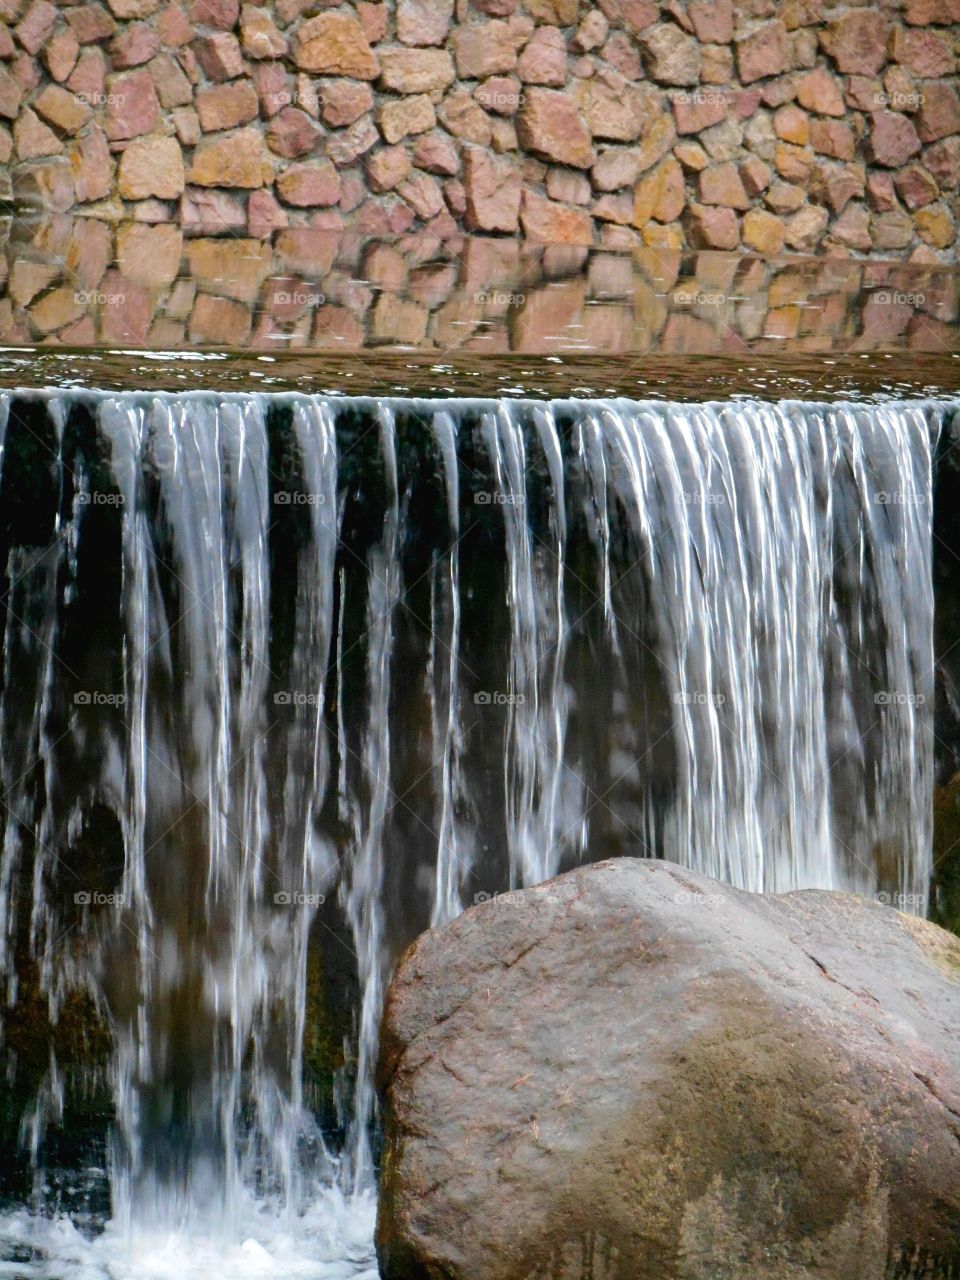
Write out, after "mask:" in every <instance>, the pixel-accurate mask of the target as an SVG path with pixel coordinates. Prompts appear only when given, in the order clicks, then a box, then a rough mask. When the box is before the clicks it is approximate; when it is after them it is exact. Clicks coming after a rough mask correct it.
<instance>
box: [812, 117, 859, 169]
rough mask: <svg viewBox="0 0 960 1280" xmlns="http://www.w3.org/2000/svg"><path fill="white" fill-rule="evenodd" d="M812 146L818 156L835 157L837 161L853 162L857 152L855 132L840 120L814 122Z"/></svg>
mask: <svg viewBox="0 0 960 1280" xmlns="http://www.w3.org/2000/svg"><path fill="white" fill-rule="evenodd" d="M810 145H811V146H812V147H813V149H814V151H816V152H818V154H820V155H824V156H833V158H834V159H835V160H852V159H853V156H854V152H855V151H856V143H855V142H854V138H853V131H852V130H851V129H850V127H849V125H846V124H842V123H841V122H840V121H839V120H813V121H812V122H811V124H810Z"/></svg>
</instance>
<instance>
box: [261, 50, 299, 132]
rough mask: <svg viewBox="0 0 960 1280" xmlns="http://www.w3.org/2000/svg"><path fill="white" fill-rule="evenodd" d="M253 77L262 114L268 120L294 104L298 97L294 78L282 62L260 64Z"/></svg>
mask: <svg viewBox="0 0 960 1280" xmlns="http://www.w3.org/2000/svg"><path fill="white" fill-rule="evenodd" d="M251 75H252V76H253V83H254V84H255V85H256V89H257V97H258V98H259V99H260V111H261V114H262V115H264V116H266V118H267V119H268V120H269V119H270V118H271V117H272V116H275V115H276V114H277V112H278V111H282V110H283V108H284V107H289V106H290V104H291V103H292V102H293V100H294V97H295V96H296V94H295V91H294V87H293V77H292V76H291V75H290V74H289V72H288V71H287V70H286V68H285V67H284V66H283V64H282V63H281V62H258V63H257V64H256V66H254V67H253V69H252V71H251Z"/></svg>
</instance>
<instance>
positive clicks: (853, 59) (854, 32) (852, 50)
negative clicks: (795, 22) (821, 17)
mask: <svg viewBox="0 0 960 1280" xmlns="http://www.w3.org/2000/svg"><path fill="white" fill-rule="evenodd" d="M888 31H889V25H888V23H887V20H886V18H885V17H884V16H883V15H882V14H881V13H880V12H879V11H878V10H876V9H869V8H868V9H851V10H850V11H849V12H847V13H845V14H843V15H842V17H839V18H837V19H835V21H833V22H831V23H830V25H829V26H828V27H826V28H825V29H824V30H822V31H821V32H820V43H821V44H822V45H823V47H824V49H825V50H826V52H827V53H828V54H829V55H830V57H831V58H832V59H833V61H834V62H835V63H836V65H837V67H838V68H839V70H840V71H843V72H846V73H848V74H850V75H855V76H875V75H876V74H877V72H878V71H879V70H880V68H881V67H882V66H883V65H884V63H885V62H886V60H887V35H888Z"/></svg>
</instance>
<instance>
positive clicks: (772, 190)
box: [763, 182, 806, 214]
mask: <svg viewBox="0 0 960 1280" xmlns="http://www.w3.org/2000/svg"><path fill="white" fill-rule="evenodd" d="M805 195H806V193H805V192H804V190H803V187H795V186H793V185H792V184H791V183H789V182H774V183H771V185H770V187H769V189H768V191H767V192H766V194H765V195H764V197H763V200H764V204H766V205H767V207H768V208H769V209H772V210H773V212H774V213H780V214H784V213H794V212H796V210H797V209H799V208H800V206H801V205H802V204H803V201H804V197H805Z"/></svg>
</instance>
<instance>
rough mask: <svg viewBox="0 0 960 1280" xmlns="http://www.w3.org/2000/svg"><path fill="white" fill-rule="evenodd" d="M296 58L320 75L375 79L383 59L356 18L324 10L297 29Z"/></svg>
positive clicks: (306, 69) (299, 64) (295, 59)
mask: <svg viewBox="0 0 960 1280" xmlns="http://www.w3.org/2000/svg"><path fill="white" fill-rule="evenodd" d="M293 60H294V62H295V63H296V65H297V66H298V67H302V68H303V70H304V71H314V72H317V73H319V74H321V75H335V76H349V77H350V78H351V79H354V80H375V79H376V78H377V76H378V75H379V74H380V63H379V62H378V61H377V57H376V55H375V54H374V52H373V50H372V49H371V48H370V44H369V42H368V40H367V37H366V36H365V35H364V32H363V28H362V27H361V26H360V24H359V22H357V20H356V18H352V17H350V16H349V15H348V14H344V13H321V14H318V15H317V17H315V18H309V19H308V20H307V21H306V22H305V23H304V24H303V26H302V27H300V29H299V31H298V32H297V35H296V39H295V41H294V47H293Z"/></svg>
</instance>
